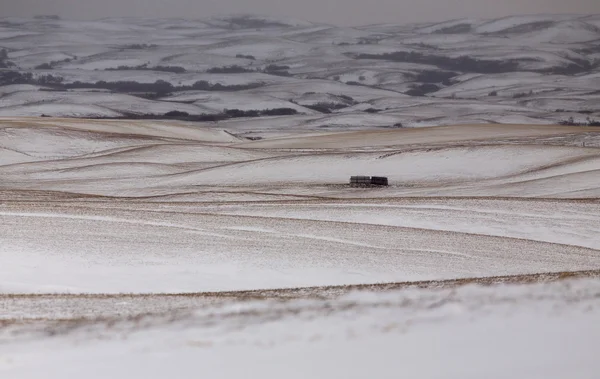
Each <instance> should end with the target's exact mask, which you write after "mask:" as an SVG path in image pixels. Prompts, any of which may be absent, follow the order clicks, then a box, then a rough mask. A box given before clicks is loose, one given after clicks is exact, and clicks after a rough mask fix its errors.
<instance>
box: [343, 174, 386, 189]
mask: <svg viewBox="0 0 600 379" xmlns="http://www.w3.org/2000/svg"><path fill="white" fill-rule="evenodd" d="M387 185H389V184H388V178H387V177H385V176H373V177H371V176H351V177H350V186H352V187H370V186H387Z"/></svg>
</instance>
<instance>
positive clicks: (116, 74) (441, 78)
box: [0, 15, 600, 130]
mask: <svg viewBox="0 0 600 379" xmlns="http://www.w3.org/2000/svg"><path fill="white" fill-rule="evenodd" d="M599 25H600V21H599V17H598V16H597V15H579V16H578V15H532V16H515V17H505V18H501V19H497V20H474V19H463V20H452V21H447V22H442V23H435V24H416V25H393V24H385V25H370V26H365V27H355V28H351V27H336V26H332V25H323V24H315V23H310V22H300V21H290V20H280V21H277V20H275V19H265V18H261V17H256V16H235V17H223V18H212V19H203V20H144V19H137V20H134V19H121V18H112V19H104V20H98V21H93V22H91V21H87V22H81V21H68V20H56V19H48V18H38V19H14V18H4V19H0V51H1V52H2V53H1V54H0V115H4V116H17V115H18V116H40V115H47V116H56V117H60V116H66V117H99V118H114V117H142V116H154V117H163V116H164V115H165V114H172V112H176V115H178V117H180V118H181V117H183V116H182V115H183V114H185V115H187V117H191V116H196V117H197V116H199V115H202V114H219V113H222V112H226V111H231V110H241V111H245V112H249V111H265V110H269V109H270V110H273V109H286V110H287V112H297V113H299V114H302V115H306V116H307V117H309V119H310V122H306V119H302V121H301V122H297V123H294V120H296V121H298V119H290V120H289V122H291V123H293V126H294V127H295V128H299V129H300V128H303V129H310V130H318V129H319V128H323V127H336V126H339V127H344V128H346V127H353V126H354V127H356V126H362V127H364V126H366V125H368V126H372V127H390V126H393V125H400V124H401V125H404V126H432V125H453V124H462V123H542V124H555V123H557V122H559V121H567V120H570V119H571V118H573V120H572V122H586V119H587V118H588V117H589V118H590V119H592V120H593V119H597V118H600V108H598V103H599V98H598V96H599V95H598V88H600V82H599V81H600V71H599V63H600V26H599ZM330 113H334V114H338V113H339V114H342V116H343V117H342V119H338V118H335V117H334V118H331V117H326V116H328V115H329V114H330ZM377 113H378V114H377ZM234 114H235V113H229V115H230V116H231V115H234ZM239 115H240V114H238V116H239ZM254 116H258V115H257V114H254V115H253V117H254Z"/></svg>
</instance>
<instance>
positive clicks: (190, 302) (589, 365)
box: [0, 274, 600, 379]
mask: <svg viewBox="0 0 600 379" xmlns="http://www.w3.org/2000/svg"><path fill="white" fill-rule="evenodd" d="M596 275H597V274H596ZM307 293H308V294H310V295H308V296H302V295H299V296H298V295H296V297H295V296H294V295H292V296H291V297H290V298H287V299H285V300H284V299H281V298H280V299H278V300H277V299H276V298H277V296H276V295H275V296H274V298H273V299H269V298H264V297H261V296H260V294H257V296H255V297H254V298H252V295H251V294H247V295H248V298H245V296H246V295H244V294H238V295H236V294H231V295H232V296H231V297H224V298H220V297H211V296H197V297H182V296H172V297H160V296H157V297H143V298H136V297H132V296H127V295H123V296H116V297H93V296H89V297H79V298H78V297H8V298H7V297H0V302H1V303H2V304H3V309H4V310H5V311H4V314H3V316H2V322H3V325H4V327H3V328H2V329H0V341H2V342H3V343H1V344H0V356H1V357H2V358H1V359H0V373H1V374H2V375H3V376H5V377H10V378H14V379H29V378H38V377H39V376H40V373H44V375H46V376H48V375H49V376H51V377H57V378H58V377H80V376H85V377H87V378H105V377H107V376H110V377H119V378H120V377H131V376H135V377H144V378H162V377H165V376H167V375H176V376H177V377H180V378H197V377H198V375H202V376H208V377H215V378H231V377H240V376H245V375H247V374H248V373H249V372H251V373H252V376H261V377H273V378H276V377H287V378H306V377H314V378H332V377H344V378H364V377H370V376H373V375H375V376H377V377H381V378H397V377H398V375H399V373H402V375H409V376H411V377H416V378H440V377H444V378H457V377H461V378H473V379H475V378H481V377H490V378H506V377H508V376H510V377H513V376H517V377H543V378H564V377H577V378H590V379H591V378H594V377H595V375H596V373H597V372H598V370H599V369H600V366H599V364H598V360H597V354H596V353H597V351H598V349H599V348H600V345H599V341H600V327H599V326H598V322H597V319H598V317H599V312H600V309H599V308H598V301H597V299H598V296H600V285H599V281H598V278H597V277H595V278H593V279H590V278H581V279H569V280H562V281H558V282H550V283H540V284H510V285H494V286H491V287H481V286H478V285H467V286H460V287H453V286H451V287H450V288H444V286H443V285H442V287H441V289H440V288H438V289H435V288H426V289H403V290H391V291H389V290H388V291H385V292H371V291H351V292H349V293H346V294H342V295H332V294H331V292H330V293H329V294H328V293H327V292H326V291H323V292H322V293H319V292H318V291H317V292H315V291H312V292H311V291H307ZM333 293H335V292H333ZM311 295H312V296H311ZM319 297H320V298H319ZM7 342H8V343H7ZM432 362H435V363H434V364H432Z"/></svg>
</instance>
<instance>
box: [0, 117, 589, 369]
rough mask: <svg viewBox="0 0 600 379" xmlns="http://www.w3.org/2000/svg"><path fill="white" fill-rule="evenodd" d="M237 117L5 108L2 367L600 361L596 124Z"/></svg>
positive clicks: (563, 365)
mask: <svg viewBox="0 0 600 379" xmlns="http://www.w3.org/2000/svg"><path fill="white" fill-rule="evenodd" d="M224 125H227V129H220V128H216V127H215V126H214V125H210V124H206V125H203V124H197V123H189V122H178V121H170V122H165V121H125V120H120V121H117V120H82V119H53V118H3V119H0V126H1V128H0V161H1V163H2V165H0V174H1V175H2V181H1V182H0V196H1V198H0V222H1V226H2V227H1V228H0V242H1V244H0V278H1V279H0V303H2V309H3V312H2V315H1V319H0V357H1V359H0V373H2V374H3V375H4V376H6V377H10V378H35V377H38V375H39V374H40V372H42V371H43V372H45V373H51V376H52V377H65V376H66V377H73V376H81V375H85V376H87V377H106V376H114V377H127V376H131V375H133V376H135V377H147V378H154V377H156V378H159V377H164V376H165V375H166V372H165V371H164V370H165V367H167V366H168V367H172V369H171V370H170V371H169V372H171V373H176V374H177V375H178V376H179V377H189V378H192V377H197V372H196V368H197V367H198V364H200V366H201V367H202V370H203V372H205V373H206V375H208V376H211V377H236V376H240V375H242V373H243V372H246V371H248V370H250V371H252V372H254V373H257V374H258V373H260V375H263V376H267V377H279V376H282V375H286V376H289V377H298V378H300V377H306V376H313V377H327V378H329V377H341V376H343V377H356V378H359V377H365V376H369V375H375V374H376V375H377V376H379V377H390V378H391V377H397V372H400V371H401V372H405V373H410V374H411V376H414V377H422V378H433V377H472V378H478V377H481V376H482V375H483V376H491V377H498V378H501V377H505V375H504V374H505V373H506V367H510V368H511V372H512V373H522V374H523V375H525V374H526V373H527V374H532V375H534V376H540V377H542V376H543V377H550V378H562V377H564V376H565V375H566V373H571V374H573V375H575V376H576V377H582V378H592V377H593V376H594V373H595V372H596V371H597V370H598V366H597V362H596V359H595V354H594V353H593V352H594V351H597V350H598V349H599V348H600V346H599V345H598V340H599V339H598V337H600V335H599V334H598V333H600V329H599V328H598V323H597V322H596V320H597V318H598V317H599V316H600V315H599V313H598V312H599V310H600V308H598V304H597V303H598V301H597V299H598V296H599V292H598V291H599V287H598V277H599V276H600V271H599V269H600V239H599V238H598V233H597V231H598V229H599V228H600V216H599V214H600V202H598V200H597V199H598V196H599V194H600V182H599V181H598V172H600V153H599V150H598V146H600V128H594V127H580V126H578V127H569V126H539V125H538V126H531V125H530V126H526V125H462V126H448V127H434V128H418V129H388V130H376V129H375V130H374V129H369V130H364V131H346V132H331V131H328V132H325V131H321V132H317V131H313V132H306V131H301V130H300V131H295V133H294V131H291V130H286V128H285V126H284V127H280V128H279V129H277V127H276V124H275V123H273V124H272V126H270V127H269V130H270V132H269V135H270V136H271V137H268V138H264V139H262V140H249V139H246V138H244V137H243V136H242V135H243V134H244V133H245V131H247V130H248V129H247V128H250V127H251V126H250V125H252V124H248V125H245V124H244V123H243V122H241V120H236V121H235V122H228V123H226V124H224ZM582 146H585V147H582ZM353 174H372V175H386V176H388V177H389V178H390V186H389V187H387V188H350V187H348V186H347V184H346V182H347V180H348V177H349V176H350V175H353ZM381 283H396V284H381ZM417 288H420V289H417ZM492 341H493V342H492ZM565 341H570V342H568V343H567V342H565ZM466 357H469V360H468V361H467V359H466ZM232 358H233V359H236V362H237V364H236V365H229V364H227V363H226V361H227V360H228V359H232ZM431 359H434V360H435V361H436V362H438V364H437V365H433V366H432V365H429V364H427V363H426V362H428V361H430V360H431ZM473 359H475V362H477V363H476V364H474V363H473V362H474V361H473ZM309 361H310V362H311V364H310V365H307V364H306V363H307V362H309ZM100 362H101V363H100ZM142 362H145V363H142ZM173 370H174V371H173ZM84 372H85V374H83V373H84Z"/></svg>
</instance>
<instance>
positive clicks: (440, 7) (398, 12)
mask: <svg viewBox="0 0 600 379" xmlns="http://www.w3.org/2000/svg"><path fill="white" fill-rule="evenodd" d="M230 13H255V14H263V15H272V16H286V17H291V18H295V19H304V20H309V21H318V22H327V23H332V24H338V25H364V24H372V23H379V22H401V23H407V22H420V21H441V20H448V19H452V18H461V17H481V18H494V17H501V16H506V15H512V14H523V13H580V14H595V13H600V0H0V17H4V16H20V17H30V16H35V15H39V14H58V15H60V16H62V17H63V18H71V19H94V18H102V17H109V16H135V17H186V18H201V17H207V16H212V15H222V14H230Z"/></svg>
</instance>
